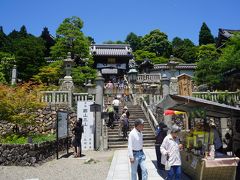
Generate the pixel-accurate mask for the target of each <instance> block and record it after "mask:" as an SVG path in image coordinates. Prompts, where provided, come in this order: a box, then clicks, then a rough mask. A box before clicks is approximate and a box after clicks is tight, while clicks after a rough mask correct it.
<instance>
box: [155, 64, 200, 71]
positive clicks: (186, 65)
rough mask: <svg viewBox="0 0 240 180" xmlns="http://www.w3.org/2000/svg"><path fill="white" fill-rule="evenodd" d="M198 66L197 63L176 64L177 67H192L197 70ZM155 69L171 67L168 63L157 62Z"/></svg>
mask: <svg viewBox="0 0 240 180" xmlns="http://www.w3.org/2000/svg"><path fill="white" fill-rule="evenodd" d="M196 67H197V65H196V64H179V65H177V66H176V69H192V70H195V69H196ZM153 69H156V70H157V69H169V67H168V65H167V64H155V65H154V67H153Z"/></svg>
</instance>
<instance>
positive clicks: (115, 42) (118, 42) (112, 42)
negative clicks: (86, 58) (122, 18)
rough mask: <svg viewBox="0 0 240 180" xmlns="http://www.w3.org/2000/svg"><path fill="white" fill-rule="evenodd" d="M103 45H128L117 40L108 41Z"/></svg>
mask: <svg viewBox="0 0 240 180" xmlns="http://www.w3.org/2000/svg"><path fill="white" fill-rule="evenodd" d="M103 44H126V43H125V42H123V41H120V40H117V41H112V40H108V41H104V42H103Z"/></svg>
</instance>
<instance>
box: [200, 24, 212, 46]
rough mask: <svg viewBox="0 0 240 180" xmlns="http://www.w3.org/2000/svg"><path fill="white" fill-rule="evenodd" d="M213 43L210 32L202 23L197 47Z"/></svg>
mask: <svg viewBox="0 0 240 180" xmlns="http://www.w3.org/2000/svg"><path fill="white" fill-rule="evenodd" d="M212 43H214V37H213V35H212V33H211V30H210V29H209V28H208V26H207V24H206V23H205V22H203V24H202V26H201V29H200V32H199V45H200V46H201V45H206V44H212Z"/></svg>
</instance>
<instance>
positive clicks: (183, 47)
mask: <svg viewBox="0 0 240 180" xmlns="http://www.w3.org/2000/svg"><path fill="white" fill-rule="evenodd" d="M196 50H197V48H196V47H195V45H194V44H193V42H192V41H191V40H189V39H184V40H182V39H181V38H179V37H175V38H174V39H173V41H172V53H173V55H174V57H177V58H180V59H182V60H183V61H184V62H186V63H194V62H195V60H196V53H197V51H196Z"/></svg>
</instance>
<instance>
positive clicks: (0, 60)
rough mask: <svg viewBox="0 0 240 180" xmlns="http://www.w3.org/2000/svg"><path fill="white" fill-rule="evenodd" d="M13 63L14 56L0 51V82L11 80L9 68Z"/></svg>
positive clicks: (10, 68)
mask: <svg viewBox="0 0 240 180" xmlns="http://www.w3.org/2000/svg"><path fill="white" fill-rule="evenodd" d="M14 63H15V57H14V56H13V55H12V54H10V53H6V52H0V73H1V75H0V76H1V78H0V83H1V82H2V83H7V82H10V81H11V70H12V68H13V65H14Z"/></svg>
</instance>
